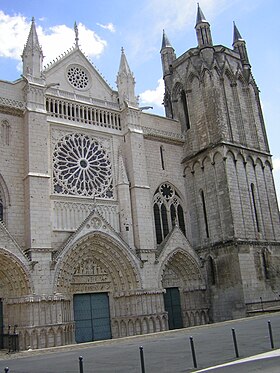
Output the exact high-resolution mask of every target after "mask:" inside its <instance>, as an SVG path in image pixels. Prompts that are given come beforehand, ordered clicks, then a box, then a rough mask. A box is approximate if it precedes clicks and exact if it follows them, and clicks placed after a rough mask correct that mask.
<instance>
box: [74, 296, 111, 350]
mask: <svg viewBox="0 0 280 373" xmlns="http://www.w3.org/2000/svg"><path fill="white" fill-rule="evenodd" d="M74 319H75V322H76V342H77V343H81V342H90V341H97V340H100V339H109V338H111V337H112V336H111V321H110V310H109V297H108V294H107V293H93V294H76V295H74Z"/></svg>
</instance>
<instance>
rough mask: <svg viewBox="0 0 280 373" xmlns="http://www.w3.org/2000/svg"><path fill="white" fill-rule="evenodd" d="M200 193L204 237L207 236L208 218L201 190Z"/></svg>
mask: <svg viewBox="0 0 280 373" xmlns="http://www.w3.org/2000/svg"><path fill="white" fill-rule="evenodd" d="M200 195H201V202H202V209H203V218H204V225H205V232H206V237H207V238H209V227H208V218H207V211H206V203H205V197H204V192H203V190H202V191H201V193H200Z"/></svg>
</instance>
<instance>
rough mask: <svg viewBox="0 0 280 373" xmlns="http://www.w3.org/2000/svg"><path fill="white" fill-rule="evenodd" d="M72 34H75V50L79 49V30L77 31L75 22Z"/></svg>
mask: <svg viewBox="0 0 280 373" xmlns="http://www.w3.org/2000/svg"><path fill="white" fill-rule="evenodd" d="M74 32H75V46H76V48H79V29H78V26H77V23H76V21H75V23H74Z"/></svg>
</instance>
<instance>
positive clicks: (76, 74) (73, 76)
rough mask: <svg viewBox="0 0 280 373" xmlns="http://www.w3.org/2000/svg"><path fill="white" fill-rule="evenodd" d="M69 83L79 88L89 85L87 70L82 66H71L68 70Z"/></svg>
mask: <svg viewBox="0 0 280 373" xmlns="http://www.w3.org/2000/svg"><path fill="white" fill-rule="evenodd" d="M67 78H68V81H69V83H70V84H71V85H72V86H73V87H74V88H77V89H85V88H87V87H88V85H89V77H88V74H87V72H86V71H85V70H84V69H83V68H82V67H80V66H70V67H69V68H68V70H67Z"/></svg>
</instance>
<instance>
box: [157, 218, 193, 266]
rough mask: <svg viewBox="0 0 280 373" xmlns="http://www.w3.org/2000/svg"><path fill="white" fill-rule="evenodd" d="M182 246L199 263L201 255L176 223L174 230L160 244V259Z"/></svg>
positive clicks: (158, 253)
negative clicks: (199, 255)
mask: <svg viewBox="0 0 280 373" xmlns="http://www.w3.org/2000/svg"><path fill="white" fill-rule="evenodd" d="M177 248H181V249H184V250H185V251H186V252H187V253H188V254H190V255H191V257H192V258H193V259H194V260H195V261H196V262H197V264H200V263H199V257H198V255H197V253H196V252H195V250H194V249H193V248H192V247H191V244H190V242H189V241H188V239H187V238H186V236H185V235H184V234H183V232H182V231H181V229H180V228H179V227H178V226H177V225H175V226H174V228H173V229H172V231H171V232H170V233H169V234H168V235H167V237H166V238H165V240H164V241H163V243H162V244H161V245H160V248H159V249H158V252H157V258H159V257H160V258H161V259H160V261H163V260H164V259H163V258H165V257H167V256H168V255H169V254H170V253H172V252H173V251H174V250H175V249H177Z"/></svg>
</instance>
